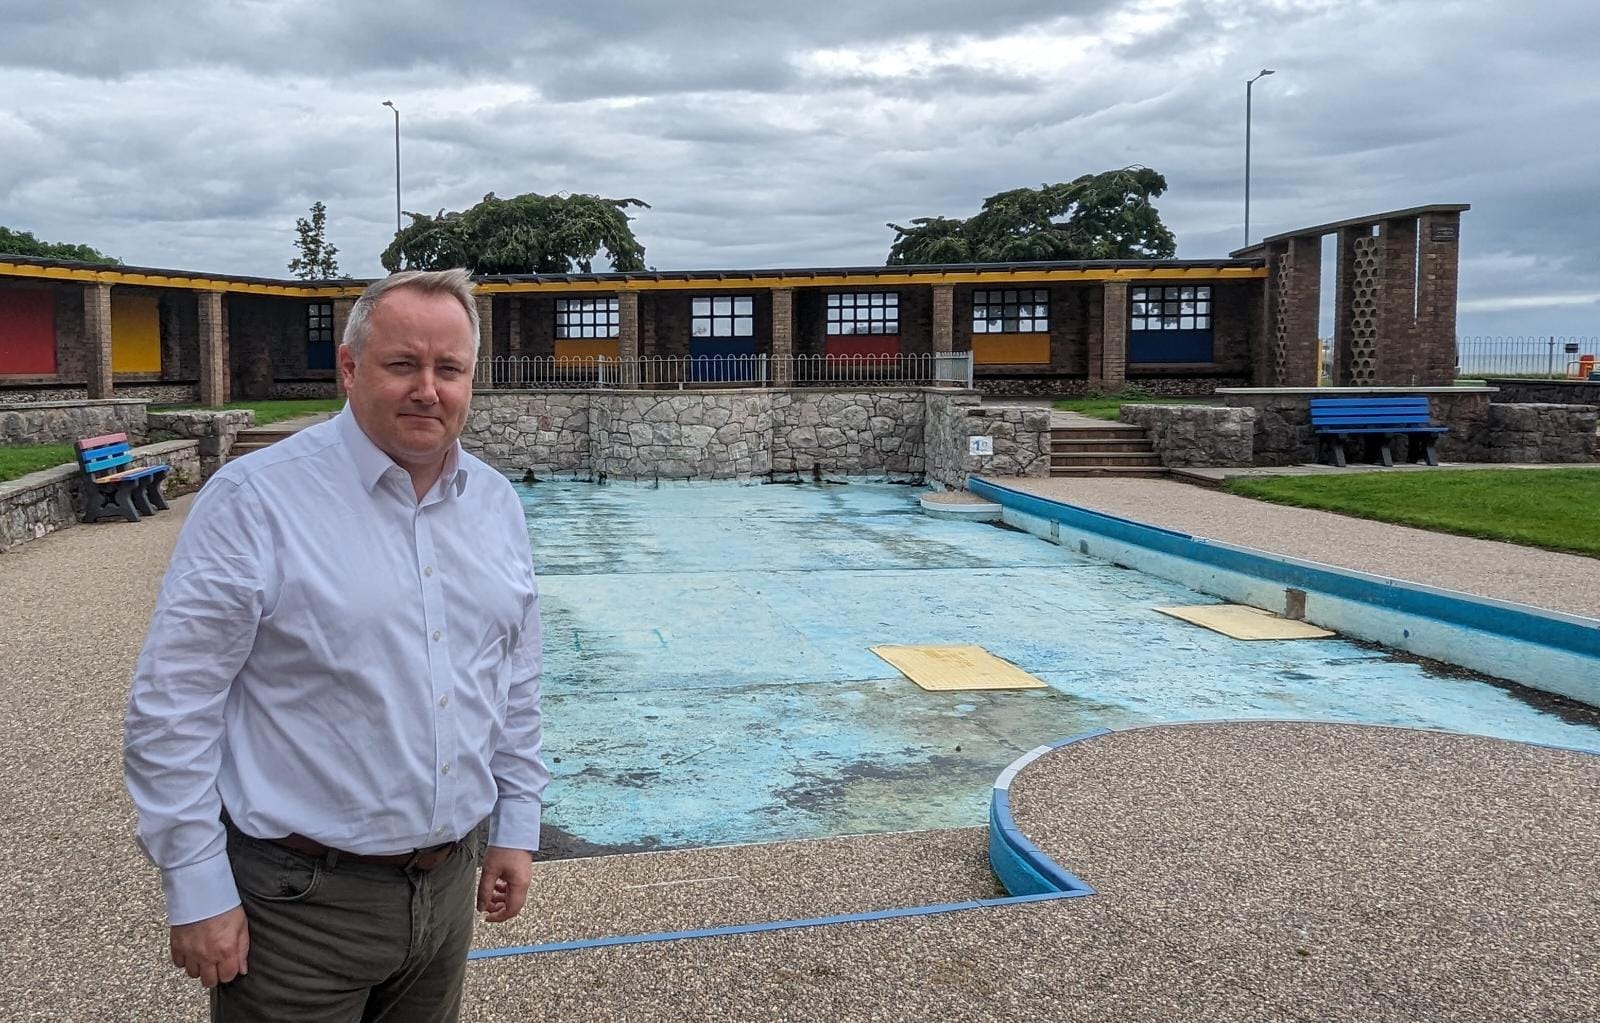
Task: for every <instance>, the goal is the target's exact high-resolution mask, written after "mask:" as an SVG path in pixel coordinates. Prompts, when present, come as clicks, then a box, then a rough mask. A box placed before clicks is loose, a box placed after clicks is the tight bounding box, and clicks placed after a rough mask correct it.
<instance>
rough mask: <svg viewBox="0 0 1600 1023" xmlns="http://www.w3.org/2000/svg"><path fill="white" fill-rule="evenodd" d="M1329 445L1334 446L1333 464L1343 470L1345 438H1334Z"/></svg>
mask: <svg viewBox="0 0 1600 1023" xmlns="http://www.w3.org/2000/svg"><path fill="white" fill-rule="evenodd" d="M1328 443H1330V444H1332V445H1333V464H1334V465H1336V466H1338V467H1339V468H1341V469H1343V468H1344V438H1343V437H1333V438H1330V439H1329V441H1328Z"/></svg>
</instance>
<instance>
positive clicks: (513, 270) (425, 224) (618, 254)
mask: <svg viewBox="0 0 1600 1023" xmlns="http://www.w3.org/2000/svg"><path fill="white" fill-rule="evenodd" d="M629 206H640V207H643V208H645V209H648V208H649V204H648V203H645V202H641V201H640V200H638V199H602V198H601V197H600V196H597V195H539V194H537V193H534V192H529V193H528V194H527V195H519V196H517V197H516V198H513V199H501V198H498V197H496V196H495V194H494V193H493V192H490V193H489V194H488V195H486V196H484V197H483V201H482V202H480V203H478V204H477V205H476V206H474V207H472V208H471V209H469V210H464V211H462V212H460V213H446V212H445V211H444V210H440V211H439V213H438V215H437V216H432V217H430V216H428V215H427V214H425V213H410V212H407V214H406V215H407V216H408V217H410V218H411V223H410V224H408V225H407V226H406V227H405V228H404V229H402V230H401V231H400V232H399V233H398V234H396V235H395V238H394V241H393V242H391V243H390V244H389V247H388V248H387V249H385V250H383V265H384V267H385V268H386V269H388V270H390V271H394V270H402V269H405V270H443V269H447V268H449V267H453V266H464V267H466V268H467V269H469V270H471V271H472V272H473V273H475V274H526V273H574V272H576V273H590V272H591V270H590V267H591V264H592V262H593V260H594V257H595V255H596V254H597V253H598V252H599V251H600V250H601V249H602V248H603V249H605V251H606V256H607V257H608V258H609V259H610V260H611V267H612V269H613V270H623V271H625V270H643V269H644V268H645V264H644V246H643V245H640V244H639V240H638V239H637V238H635V237H634V236H633V230H632V229H631V228H630V227H629V226H628V222H629V220H630V219H631V218H629V216H628V215H627V213H626V212H625V211H626V209H627V208H628V207H629Z"/></svg>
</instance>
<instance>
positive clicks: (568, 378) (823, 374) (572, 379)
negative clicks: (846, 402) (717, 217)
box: [473, 352, 972, 390]
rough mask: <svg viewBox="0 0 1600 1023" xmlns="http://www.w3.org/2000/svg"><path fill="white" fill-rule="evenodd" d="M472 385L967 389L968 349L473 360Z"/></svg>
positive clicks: (970, 362) (684, 388)
mask: <svg viewBox="0 0 1600 1023" xmlns="http://www.w3.org/2000/svg"><path fill="white" fill-rule="evenodd" d="M473 382H474V384H475V385H476V386H477V387H479V388H508V389H510V388H517V389H531V390H538V389H543V388H565V387H570V388H624V389H633V388H640V389H660V388H669V389H675V390H686V389H690V388H698V387H789V386H793V387H847V386H855V385H860V386H869V387H907V386H918V387H930V386H938V387H968V388H970V387H971V386H972V354H971V353H970V352H940V353H916V354H909V355H796V356H791V357H789V358H786V359H774V358H773V357H771V356H768V355H687V356H668V355H659V356H645V357H643V358H638V359H615V358H610V357H607V356H603V355H595V356H576V357H554V356H523V357H500V358H491V359H480V360H478V369H477V375H476V376H475V377H474V381H473Z"/></svg>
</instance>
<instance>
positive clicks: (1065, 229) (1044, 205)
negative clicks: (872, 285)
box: [888, 167, 1178, 266]
mask: <svg viewBox="0 0 1600 1023" xmlns="http://www.w3.org/2000/svg"><path fill="white" fill-rule="evenodd" d="M1166 190H1167V179H1166V178H1164V177H1162V176H1161V175H1160V174H1158V173H1156V172H1155V171H1153V170H1151V169H1150V168H1148V167H1124V168H1122V169H1121V170H1112V171H1105V172H1103V173H1100V174H1085V175H1083V176H1082V177H1080V178H1076V179H1075V180H1073V181H1069V182H1065V183H1062V184H1055V185H1040V186H1039V187H1038V188H1016V189H1012V190H1011V191H1009V192H1000V193H998V194H996V195H991V196H990V197H989V198H987V199H985V200H984V201H983V209H982V210H980V211H979V212H978V213H977V214H976V215H975V216H972V217H969V218H967V219H966V220H958V219H953V218H950V217H918V218H917V219H916V220H913V221H912V222H911V225H910V226H909V227H902V226H900V225H899V224H890V225H888V226H889V227H890V228H892V229H893V230H894V231H895V232H896V234H895V240H894V244H893V245H891V246H890V248H889V259H888V263H889V265H890V266H894V265H897V264H917V263H1020V262H1028V261H1032V260H1059V259H1167V258H1170V257H1171V256H1172V254H1173V253H1174V252H1176V251H1177V247H1178V243H1177V240H1176V239H1174V238H1173V236H1172V232H1171V231H1169V230H1167V227H1166V225H1165V224H1163V223H1162V222H1161V215H1160V214H1159V213H1158V212H1157V211H1156V208H1155V207H1154V206H1152V205H1151V204H1150V200H1151V199H1154V198H1155V197H1156V196H1159V195H1160V194H1161V193H1163V192H1165V191H1166Z"/></svg>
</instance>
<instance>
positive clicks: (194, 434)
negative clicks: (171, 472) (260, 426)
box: [146, 409, 256, 480]
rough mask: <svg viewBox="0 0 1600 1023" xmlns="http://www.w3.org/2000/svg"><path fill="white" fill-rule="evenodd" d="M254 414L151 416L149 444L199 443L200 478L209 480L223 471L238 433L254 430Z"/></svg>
mask: <svg viewBox="0 0 1600 1023" xmlns="http://www.w3.org/2000/svg"><path fill="white" fill-rule="evenodd" d="M255 421H256V414H255V413H254V412H251V411H250V410H248V409H229V410H227V411H215V412H213V411H211V410H208V409H190V410H187V411H184V412H151V413H149V414H148V416H147V417H146V422H147V423H148V425H149V431H150V432H149V435H150V439H151V440H156V439H162V440H165V439H171V438H183V439H188V440H195V441H198V442H199V445H200V449H199V460H200V461H199V465H200V478H201V479H202V480H208V479H210V478H211V474H212V473H214V472H216V471H217V470H218V469H220V468H222V466H223V465H224V464H226V463H227V461H228V454H229V453H230V452H231V451H233V444H234V441H236V440H237V439H238V437H239V431H240V430H243V429H246V428H248V427H251V426H254V425H255Z"/></svg>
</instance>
